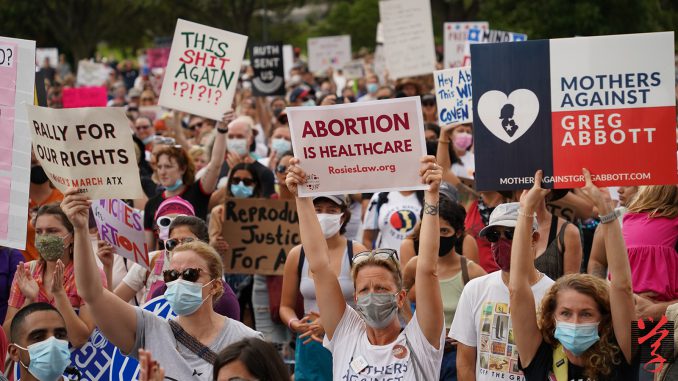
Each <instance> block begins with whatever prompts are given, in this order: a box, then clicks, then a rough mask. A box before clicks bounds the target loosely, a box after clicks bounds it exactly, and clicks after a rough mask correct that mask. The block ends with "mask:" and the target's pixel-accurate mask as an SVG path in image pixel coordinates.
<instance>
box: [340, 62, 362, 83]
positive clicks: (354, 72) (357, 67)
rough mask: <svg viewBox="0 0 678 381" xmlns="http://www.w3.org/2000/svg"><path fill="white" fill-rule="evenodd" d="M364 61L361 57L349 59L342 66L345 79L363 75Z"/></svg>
mask: <svg viewBox="0 0 678 381" xmlns="http://www.w3.org/2000/svg"><path fill="white" fill-rule="evenodd" d="M364 66H365V62H364V61H363V60H362V59H357V60H351V61H348V62H347V63H346V65H344V67H343V68H342V70H343V72H344V77H346V79H358V78H362V77H364V76H365V68H364Z"/></svg>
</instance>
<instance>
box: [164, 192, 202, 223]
mask: <svg viewBox="0 0 678 381" xmlns="http://www.w3.org/2000/svg"><path fill="white" fill-rule="evenodd" d="M166 214H183V215H186V216H195V210H194V209H193V205H191V203H190V202H188V201H186V200H184V199H183V198H181V197H179V196H173V197H170V198H168V199H166V200H165V201H163V202H162V203H160V206H158V210H157V211H156V212H155V219H156V220H157V219H158V217H162V216H164V215H166Z"/></svg>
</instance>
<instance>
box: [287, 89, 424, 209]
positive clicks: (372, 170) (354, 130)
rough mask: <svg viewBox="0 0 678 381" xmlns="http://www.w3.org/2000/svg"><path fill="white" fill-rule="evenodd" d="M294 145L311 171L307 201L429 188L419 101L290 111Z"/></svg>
mask: <svg viewBox="0 0 678 381" xmlns="http://www.w3.org/2000/svg"><path fill="white" fill-rule="evenodd" d="M287 116H288V118H289V122H290V129H291V130H292V146H293V148H294V152H295V153H296V156H297V157H298V158H299V159H300V160H301V167H302V168H303V169H304V170H305V171H306V174H307V176H308V178H307V179H308V182H307V183H306V185H305V186H304V187H301V188H300V189H299V195H301V196H303V197H307V196H317V195H328V194H345V193H371V192H381V191H392V190H417V189H426V188H427V186H426V185H423V184H422V183H421V179H420V177H419V160H420V159H421V157H422V156H423V155H424V154H425V153H426V145H425V144H426V143H425V141H424V127H423V126H424V122H423V118H422V113H421V102H420V98H419V97H407V98H398V99H389V100H381V101H371V102H359V103H350V104H341V105H333V106H314V107H288V108H287Z"/></svg>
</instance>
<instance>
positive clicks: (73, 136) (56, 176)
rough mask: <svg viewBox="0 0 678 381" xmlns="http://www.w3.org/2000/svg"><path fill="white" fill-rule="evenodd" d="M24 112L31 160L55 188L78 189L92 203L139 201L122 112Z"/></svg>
mask: <svg viewBox="0 0 678 381" xmlns="http://www.w3.org/2000/svg"><path fill="white" fill-rule="evenodd" d="M26 109H27V111H28V120H29V123H28V124H29V126H30V128H29V129H30V131H31V135H32V136H33V147H34V149H35V155H36V156H37V158H38V160H39V161H40V164H41V165H42V167H43V169H44V170H45V172H46V173H47V175H48V176H49V178H50V180H52V183H53V184H54V186H56V187H57V189H59V190H60V191H61V192H65V191H66V189H67V188H68V187H71V186H73V187H78V188H80V193H83V194H86V195H87V196H89V197H90V198H91V199H102V198H129V199H136V198H141V197H143V191H142V189H141V180H140V179H139V168H138V167H137V162H136V155H135V152H134V142H133V141H132V130H131V129H130V127H129V119H127V116H125V111H124V109H123V108H122V107H92V108H75V109H62V110H58V109H51V108H45V107H37V106H30V105H26Z"/></svg>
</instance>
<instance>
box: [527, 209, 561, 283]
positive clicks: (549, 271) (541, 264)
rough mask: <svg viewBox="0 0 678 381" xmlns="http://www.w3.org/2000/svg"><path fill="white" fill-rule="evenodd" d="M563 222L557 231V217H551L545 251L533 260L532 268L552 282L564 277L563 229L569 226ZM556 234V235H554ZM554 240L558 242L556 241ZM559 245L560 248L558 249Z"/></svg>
mask: <svg viewBox="0 0 678 381" xmlns="http://www.w3.org/2000/svg"><path fill="white" fill-rule="evenodd" d="M569 224H570V223H569V222H567V221H566V222H565V223H564V224H563V226H561V227H560V231H558V216H556V215H553V216H552V217H551V229H550V230H549V240H548V243H547V244H546V250H544V252H543V253H542V255H540V256H538V257H537V258H535V260H534V267H536V268H537V270H539V271H541V272H542V273H544V274H545V275H546V276H548V277H549V278H551V279H553V280H557V279H558V278H560V277H561V276H563V275H565V268H564V265H563V259H564V257H565V228H567V225H569ZM556 232H557V234H556ZM556 238H558V240H557V241H556ZM558 243H560V248H558Z"/></svg>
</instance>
